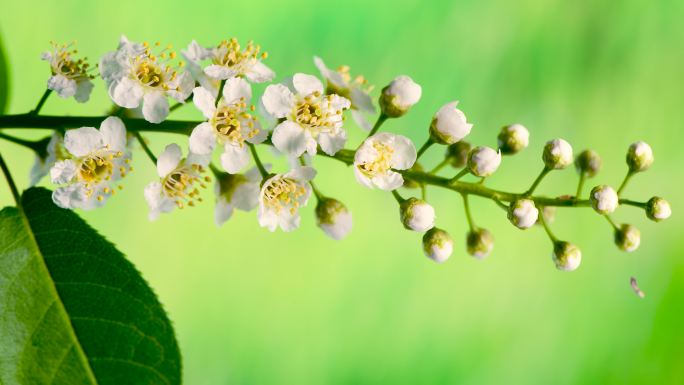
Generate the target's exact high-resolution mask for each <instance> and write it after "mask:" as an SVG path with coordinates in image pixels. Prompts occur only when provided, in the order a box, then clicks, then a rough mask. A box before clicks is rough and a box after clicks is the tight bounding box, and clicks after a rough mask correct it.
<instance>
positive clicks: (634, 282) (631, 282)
mask: <svg viewBox="0 0 684 385" xmlns="http://www.w3.org/2000/svg"><path fill="white" fill-rule="evenodd" d="M629 285H630V286H632V290H634V294H636V295H638V296H639V298H644V297H645V296H646V293H644V292H643V291H641V289H639V285H637V280H636V278H634V277H630V278H629Z"/></svg>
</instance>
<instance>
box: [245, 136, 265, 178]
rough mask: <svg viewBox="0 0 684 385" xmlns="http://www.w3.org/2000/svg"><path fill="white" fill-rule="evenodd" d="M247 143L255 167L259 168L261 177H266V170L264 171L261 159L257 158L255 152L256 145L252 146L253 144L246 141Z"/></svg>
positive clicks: (257, 155)
mask: <svg viewBox="0 0 684 385" xmlns="http://www.w3.org/2000/svg"><path fill="white" fill-rule="evenodd" d="M247 145H248V146H249V151H250V152H251V153H252V158H254V163H255V164H256V166H257V169H259V173H260V174H261V177H262V178H263V179H266V177H268V171H266V168H265V167H264V165H263V163H261V159H259V154H257V151H256V147H254V144H252V143H247Z"/></svg>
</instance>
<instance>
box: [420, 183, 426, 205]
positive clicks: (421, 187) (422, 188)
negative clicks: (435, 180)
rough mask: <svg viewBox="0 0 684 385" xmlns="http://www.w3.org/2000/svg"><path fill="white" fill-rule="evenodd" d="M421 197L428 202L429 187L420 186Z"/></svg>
mask: <svg viewBox="0 0 684 385" xmlns="http://www.w3.org/2000/svg"><path fill="white" fill-rule="evenodd" d="M420 197H421V198H422V199H423V200H424V201H426V200H427V185H425V184H421V185H420Z"/></svg>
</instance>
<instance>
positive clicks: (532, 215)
mask: <svg viewBox="0 0 684 385" xmlns="http://www.w3.org/2000/svg"><path fill="white" fill-rule="evenodd" d="M538 216H539V210H537V207H536V206H535V205H534V201H533V200H531V199H518V200H517V201H515V202H513V203H511V205H510V206H508V220H509V221H511V223H512V224H513V226H515V227H517V228H519V229H523V230H524V229H528V228H530V227H532V225H534V224H535V222H537V219H538Z"/></svg>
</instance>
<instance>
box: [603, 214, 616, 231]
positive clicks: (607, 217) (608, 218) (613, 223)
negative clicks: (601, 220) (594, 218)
mask: <svg viewBox="0 0 684 385" xmlns="http://www.w3.org/2000/svg"><path fill="white" fill-rule="evenodd" d="M604 217H606V220H607V221H608V223H610V225H611V226H613V229H615V231H618V230H619V228H618V226H617V225H616V224H615V222H613V219H612V218H611V217H610V216H609V215H604Z"/></svg>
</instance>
